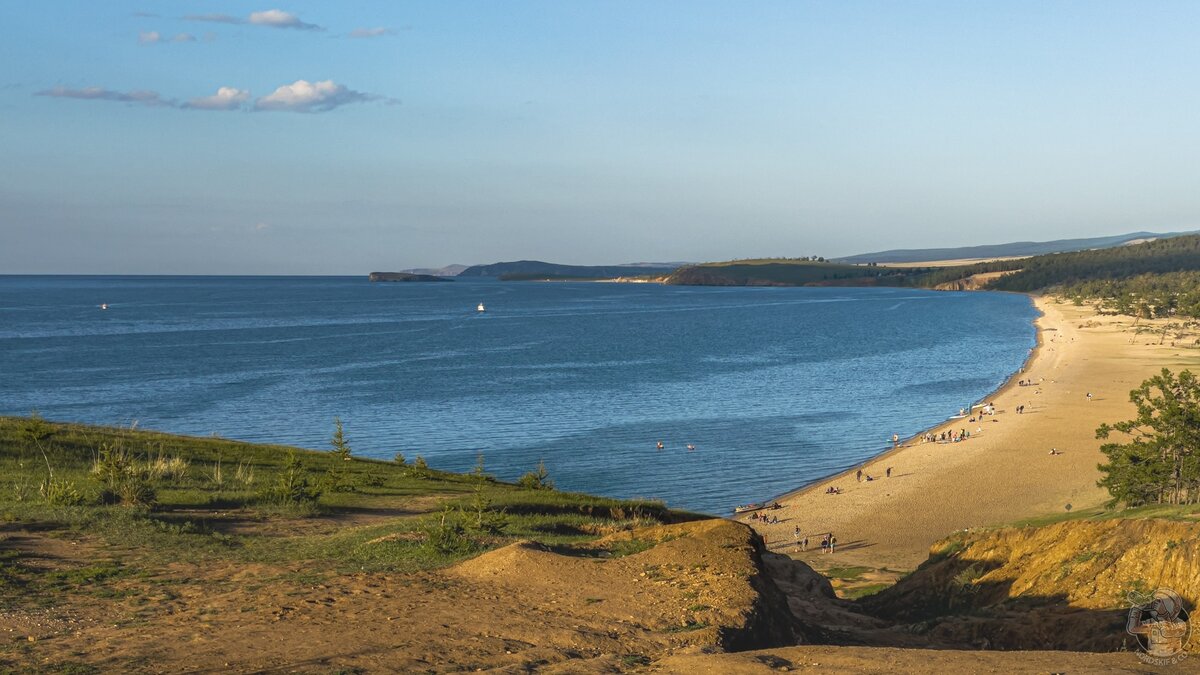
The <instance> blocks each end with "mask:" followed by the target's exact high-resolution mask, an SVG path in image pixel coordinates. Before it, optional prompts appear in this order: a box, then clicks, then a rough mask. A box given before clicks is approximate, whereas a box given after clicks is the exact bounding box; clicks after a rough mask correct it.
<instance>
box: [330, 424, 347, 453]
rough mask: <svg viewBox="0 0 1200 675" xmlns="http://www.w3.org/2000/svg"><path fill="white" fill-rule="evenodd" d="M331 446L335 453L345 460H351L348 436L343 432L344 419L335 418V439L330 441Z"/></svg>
mask: <svg viewBox="0 0 1200 675" xmlns="http://www.w3.org/2000/svg"><path fill="white" fill-rule="evenodd" d="M330 445H332V446H333V453H334V454H336V455H340V456H341V457H342V458H343V459H349V458H350V444H349V443H348V442H346V434H345V432H343V430H342V418H340V417H335V418H333V438H332V439H330Z"/></svg>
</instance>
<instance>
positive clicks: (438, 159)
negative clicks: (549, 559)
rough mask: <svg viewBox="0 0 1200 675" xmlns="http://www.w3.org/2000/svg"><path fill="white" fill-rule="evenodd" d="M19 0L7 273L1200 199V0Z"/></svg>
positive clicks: (910, 241)
mask: <svg viewBox="0 0 1200 675" xmlns="http://www.w3.org/2000/svg"><path fill="white" fill-rule="evenodd" d="M277 2H283V0H266V2H245V3H244V2H235V1H222V0H191V1H189V2H166V1H161V0H160V1H155V0H142V1H140V2H125V1H124V0H106V1H105V2H94V1H91V0H89V1H81V2H56V1H54V0H39V1H38V2H8V3H4V5H3V7H0V64H3V68H0V274H26V273H90V274H365V273H367V272H369V271H372V270H395V269H403V268H409V267H427V266H429V267H433V266H441V265H446V264H450V263H464V264H473V263H488V262H495V261H501V260H517V259H540V260H548V261H553V262H561V263H571V264H613V263H621V262H633V261H706V260H724V259H730V258H741V257H752V256H802V255H822V256H826V257H833V256H838V255H849V254H853V253H861V252H866V251H874V250H881V249H888V248H918V247H934V246H959V245H973V244H983V243H1000V242H1006V241H1019V240H1047V239H1059V238H1070V237H1087V236H1099V235H1108V234H1118V233H1124V232H1130V231H1138V230H1152V231H1177V230H1192V229H1200V189H1198V186H1200V180H1198V179H1200V176H1198V174H1197V171H1198V167H1197V160H1196V158H1197V157H1200V86H1198V85H1200V50H1197V49H1196V35H1200V3H1196V2H1151V1H1137V2H1103V1H1100V0H1095V1H1084V0H1080V1H1075V2H1053V1H1039V2H1017V1H1013V0H1006V1H1003V2H989V1H986V0H981V1H978V2H957V1H953V2H951V1H947V2H917V1H914V2H852V1H845V0H830V1H827V2H802V1H799V0H792V1H788V2H761V1H760V2H706V1H703V0H688V1H679V2H676V1H672V0H656V1H655V2H643V1H641V0H629V1H620V0H610V1H605V2H590V1H586V0H571V1H566V2H564V1H562V0H550V1H547V2H531V1H521V0H512V1H510V2H495V1H494V0H484V1H480V2H458V1H454V0H437V1H436V2H421V3H415V2H400V1H395V2H392V1H388V2H324V3H320V2H315V1H313V0H301V1H298V2H289V3H287V4H275V3H277Z"/></svg>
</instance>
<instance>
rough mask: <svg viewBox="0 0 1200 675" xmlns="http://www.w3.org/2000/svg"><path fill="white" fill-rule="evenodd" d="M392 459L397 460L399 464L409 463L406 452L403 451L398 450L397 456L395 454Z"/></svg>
mask: <svg viewBox="0 0 1200 675" xmlns="http://www.w3.org/2000/svg"><path fill="white" fill-rule="evenodd" d="M392 460H393V461H394V462H396V463H397V464H399V465H400V466H404V465H405V463H407V461H408V460H407V459H406V458H405V457H404V453H403V452H397V453H396V456H395V457H393V458H392Z"/></svg>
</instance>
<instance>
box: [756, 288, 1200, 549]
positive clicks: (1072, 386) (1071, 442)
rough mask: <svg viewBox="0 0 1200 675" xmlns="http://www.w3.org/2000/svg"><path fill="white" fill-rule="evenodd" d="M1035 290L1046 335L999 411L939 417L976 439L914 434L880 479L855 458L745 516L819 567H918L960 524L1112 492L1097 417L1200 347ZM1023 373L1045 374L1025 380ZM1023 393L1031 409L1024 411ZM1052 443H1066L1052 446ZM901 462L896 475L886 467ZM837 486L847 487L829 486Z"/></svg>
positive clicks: (1008, 517) (1198, 355)
mask: <svg viewBox="0 0 1200 675" xmlns="http://www.w3.org/2000/svg"><path fill="white" fill-rule="evenodd" d="M1034 301H1035V303H1036V305H1037V307H1038V309H1039V310H1041V312H1042V316H1041V317H1040V318H1039V319H1038V320H1037V325H1038V328H1039V346H1038V347H1037V348H1036V349H1035V350H1034V353H1033V355H1032V357H1031V359H1030V360H1029V362H1028V363H1027V364H1026V367H1025V369H1024V372H1022V373H1018V374H1017V375H1014V377H1013V379H1012V380H1011V382H1009V383H1008V384H1006V385H1005V386H1004V387H1002V388H1001V389H1000V390H999V391H997V392H996V393H995V394H994V395H993V396H991V397H989V399H988V400H989V401H994V402H995V406H996V414H995V415H994V416H984V417H983V418H982V421H980V418H978V417H977V418H976V421H975V422H968V420H967V419H966V418H964V419H959V420H950V421H948V422H947V423H945V424H942V425H939V426H938V427H935V428H934V429H933V431H934V432H935V433H940V432H941V431H943V430H948V429H954V430H959V429H967V430H969V431H970V432H971V438H970V439H969V440H966V441H963V442H959V443H922V442H921V441H920V439H919V438H918V439H914V440H911V441H908V442H907V443H902V445H901V447H900V448H898V449H896V450H893V451H891V452H889V453H886V454H885V455H882V456H880V457H878V458H876V459H874V460H870V461H868V462H866V463H865V464H863V465H862V469H863V472H864V474H869V475H871V476H872V477H874V478H875V480H873V481H869V482H868V481H866V480H865V477H864V481H863V482H857V481H856V480H855V470H856V469H851V470H849V471H848V472H846V473H844V474H841V475H839V476H834V477H833V478H829V479H826V480H822V481H819V482H817V483H814V484H812V485H810V486H808V487H806V488H805V489H802V490H799V491H797V492H794V493H791V494H788V495H786V496H784V497H782V498H780V499H779V500H778V501H779V503H780V504H781V505H782V506H783V508H781V509H775V510H769V511H765V512H764V513H766V514H768V515H771V516H774V517H777V518H778V519H779V523H778V524H775V525H764V524H761V523H759V522H758V521H754V520H750V519H749V518H748V517H746V516H741V515H740V516H738V518H737V519H738V520H740V521H742V522H746V523H749V524H750V525H752V526H753V527H754V528H755V529H757V530H758V531H759V532H760V533H761V534H762V535H763V536H764V537H766V539H767V543H768V546H770V548H771V549H772V550H775V551H778V552H780V553H787V554H789V555H792V556H793V557H795V558H798V559H801V560H804V561H806V562H809V563H810V564H812V565H813V566H814V567H817V568H818V569H827V568H829V567H830V566H834V565H836V566H856V565H861V566H866V567H870V568H874V569H880V568H885V567H886V568H888V569H889V570H892V571H897V570H901V571H903V570H912V569H914V568H916V566H917V565H918V564H920V563H921V562H922V561H924V560H925V559H926V557H927V556H928V553H929V547H930V545H931V544H933V543H934V542H936V541H938V540H940V539H942V538H944V537H946V536H948V535H950V534H952V533H953V532H955V531H957V530H962V529H966V528H973V527H982V526H990V525H999V524H1004V523H1009V522H1012V521H1015V520H1019V519H1023V518H1030V517H1035V516H1042V515H1047V514H1058V513H1063V512H1065V511H1066V509H1067V505H1068V504H1069V505H1071V508H1072V509H1082V508H1088V507H1093V506H1097V505H1100V504H1103V503H1104V502H1105V501H1107V499H1108V494H1107V492H1106V491H1105V490H1103V489H1102V488H1099V487H1097V486H1096V481H1097V480H1098V479H1099V478H1100V472H1099V471H1098V469H1097V464H1099V463H1100V462H1101V461H1103V460H1104V455H1103V454H1101V452H1100V449H1099V448H1100V443H1101V441H1099V440H1097V439H1096V438H1095V431H1096V427H1098V426H1099V425H1100V424H1101V423H1103V422H1116V421H1119V420H1123V419H1128V418H1130V417H1132V415H1133V413H1134V409H1133V406H1132V404H1130V403H1129V391H1130V390H1131V389H1133V388H1135V387H1136V386H1138V385H1139V384H1140V383H1141V382H1142V381H1143V380H1145V379H1146V378H1148V377H1150V376H1152V375H1154V374H1156V373H1158V372H1159V371H1160V370H1161V369H1162V368H1163V367H1169V368H1171V369H1173V370H1179V369H1183V368H1191V369H1192V370H1196V369H1197V368H1200V350H1197V349H1194V348H1184V347H1182V346H1180V347H1175V346H1172V345H1171V340H1170V338H1169V337H1168V338H1167V340H1166V342H1165V344H1162V345H1159V344H1158V342H1159V340H1160V335H1159V334H1158V333H1141V334H1137V332H1136V329H1135V328H1134V326H1133V324H1134V320H1133V319H1132V318H1131V317H1105V316H1098V315H1096V313H1095V312H1094V310H1092V309H1091V308H1089V307H1076V306H1073V305H1071V304H1069V303H1062V304H1060V303H1058V302H1056V301H1055V300H1053V299H1051V298H1042V297H1039V298H1035V300H1034ZM1138 325H1139V326H1142V327H1145V326H1148V325H1151V324H1150V323H1147V322H1145V321H1142V322H1139V324H1138ZM1157 325H1159V326H1161V325H1162V322H1157ZM1194 339H1195V338H1194V337H1192V338H1189V339H1188V342H1189V343H1190V342H1191V341H1192V340H1194ZM1022 379H1026V380H1032V381H1033V382H1039V383H1040V384H1038V385H1037V386H1018V385H1017V381H1018V380H1022ZM1088 392H1091V393H1092V399H1091V400H1090V401H1089V400H1088V399H1087V396H1086V395H1087V393H1088ZM897 405H903V402H902V401H901V402H897ZM1018 405H1024V406H1025V412H1024V414H1017V413H1016V407H1017V406H1018ZM977 410H978V408H977ZM954 412H956V411H948V413H950V414H953V413H954ZM979 429H982V431H979V432H978V433H977V430H979ZM1051 448H1057V449H1058V450H1059V451H1060V452H1061V453H1062V454H1060V455H1053V456H1052V455H1050V454H1049V453H1050V450H1051ZM889 466H890V467H892V476H891V478H885V471H886V469H887V467H889ZM856 468H857V467H856ZM830 486H837V487H840V488H841V489H842V493H841V494H839V495H829V494H825V490H826V488H828V487H830ZM797 526H799V527H800V529H801V532H802V534H804V535H807V536H808V539H809V545H808V552H807V553H800V552H799V547H798V546H796V545H795V538H794V529H795V528H796V527H797ZM826 532H833V534H834V536H836V537H837V542H838V545H837V550H836V553H835V554H833V555H823V554H821V550H820V542H821V537H822V535H823V534H824V533H826Z"/></svg>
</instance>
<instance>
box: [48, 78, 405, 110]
mask: <svg viewBox="0 0 1200 675" xmlns="http://www.w3.org/2000/svg"><path fill="white" fill-rule="evenodd" d="M34 95H35V96H46V97H49V98H70V99H77V100H83V101H110V102H113V103H128V104H131V105H143V106H149V107H161V108H176V109H179V110H255V111H264V112H268V111H275V112H300V113H320V112H328V111H330V110H333V109H334V108H340V107H341V106H344V105H349V104H351V103H362V102H366V101H380V102H383V103H386V104H395V103H398V101H396V100H394V99H390V98H386V97H383V96H378V95H376V94H368V93H366V92H361V91H355V90H353V89H350V88H349V87H347V86H346V85H343V84H338V83H337V82H334V81H333V80H323V81H320V82H309V81H308V80H296V81H295V82H293V83H292V84H285V85H283V86H281V87H278V88H277V89H275V91H273V92H271V93H270V94H267V95H266V96H262V97H260V98H258V99H257V100H255V101H254V103H253V104H251V103H250V100H251V97H250V92H249V91H247V90H245V89H238V88H237V87H220V88H219V89H217V91H216V93H215V94H212V95H211V96H199V97H196V98H191V99H188V100H186V101H178V100H176V99H170V98H163V97H162V95H160V94H159V93H158V92H156V91H150V90H133V91H118V90H115V89H106V88H104V87H83V88H82V89H72V88H70V87H63V86H57V87H52V88H50V89H43V90H42V91H39V92H36V93H35V94H34Z"/></svg>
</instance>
